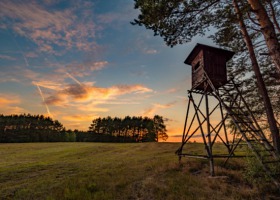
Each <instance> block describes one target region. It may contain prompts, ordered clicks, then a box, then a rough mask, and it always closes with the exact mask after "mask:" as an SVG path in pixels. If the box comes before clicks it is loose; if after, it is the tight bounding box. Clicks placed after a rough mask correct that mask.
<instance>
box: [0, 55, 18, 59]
mask: <svg viewBox="0 0 280 200" xmlns="http://www.w3.org/2000/svg"><path fill="white" fill-rule="evenodd" d="M0 59H5V60H16V58H14V57H12V56H7V55H0Z"/></svg>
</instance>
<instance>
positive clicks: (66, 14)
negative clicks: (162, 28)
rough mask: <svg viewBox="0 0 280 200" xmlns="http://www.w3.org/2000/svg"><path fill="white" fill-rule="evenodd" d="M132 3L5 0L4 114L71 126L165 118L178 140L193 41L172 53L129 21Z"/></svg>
mask: <svg viewBox="0 0 280 200" xmlns="http://www.w3.org/2000/svg"><path fill="white" fill-rule="evenodd" d="M138 14H139V11H138V10H135V9H134V1H133V0H118V1H116V0H111V1H110V0H92V1H86V0H38V1H36V0H21V1H17V0H1V1H0V67H1V73H0V113H2V114H5V115H8V114H21V113H30V114H34V115H37V114H43V115H45V116H50V117H52V118H53V119H55V120H58V121H60V122H61V123H62V124H63V125H64V126H65V127H66V128H67V129H79V130H88V127H89V126H90V124H91V121H92V120H93V119H95V118H97V117H107V116H111V117H121V118H123V117H125V116H128V115H129V116H147V117H153V116H154V115H161V116H163V118H164V119H165V120H166V121H165V124H166V126H167V130H168V132H167V133H168V135H169V139H168V141H180V140H181V135H182V131H183V126H184V121H185V115H186V107H187V101H186V100H187V90H189V89H191V68H190V66H188V65H185V64H184V63H183V62H184V60H185V59H186V57H187V56H188V54H189V53H190V51H191V50H192V49H193V48H194V46H195V45H196V43H203V44H209V43H211V41H209V40H208V39H206V38H200V37H195V38H194V39H193V40H192V41H191V42H189V43H187V44H184V45H179V46H175V47H173V48H170V47H168V46H166V45H165V43H164V41H163V39H162V38H161V37H159V36H157V37H155V36H154V35H153V31H151V30H147V29H145V28H144V27H140V26H133V25H131V24H130V22H131V21H133V19H135V18H137V16H138Z"/></svg>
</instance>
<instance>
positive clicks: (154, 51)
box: [144, 49, 158, 54]
mask: <svg viewBox="0 0 280 200" xmlns="http://www.w3.org/2000/svg"><path fill="white" fill-rule="evenodd" d="M144 53H145V54H157V53H158V51H157V50H155V49H145V50H144Z"/></svg>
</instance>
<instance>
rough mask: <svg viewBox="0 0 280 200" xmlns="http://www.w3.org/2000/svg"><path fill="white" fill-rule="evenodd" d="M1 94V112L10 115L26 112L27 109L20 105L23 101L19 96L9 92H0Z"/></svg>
mask: <svg viewBox="0 0 280 200" xmlns="http://www.w3.org/2000/svg"><path fill="white" fill-rule="evenodd" d="M0 96H1V97H0V113H2V114H6V115H10V114H20V113H24V112H26V110H24V109H23V108H21V107H19V106H18V105H19V104H20V103H21V100H20V99H19V97H18V96H16V95H8V94H0ZM2 109H3V110H2Z"/></svg>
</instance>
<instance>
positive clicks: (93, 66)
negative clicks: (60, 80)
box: [55, 61, 108, 78]
mask: <svg viewBox="0 0 280 200" xmlns="http://www.w3.org/2000/svg"><path fill="white" fill-rule="evenodd" d="M107 65H108V62H107V61H97V62H96V61H86V62H83V63H71V64H66V65H65V66H61V67H59V68H58V69H56V70H55V72H56V73H69V74H70V75H71V76H72V77H74V76H75V77H84V76H90V75H92V72H94V71H98V70H102V69H104V68H105V67H106V66H107ZM68 76H69V75H68ZM70 78H71V77H70Z"/></svg>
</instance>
